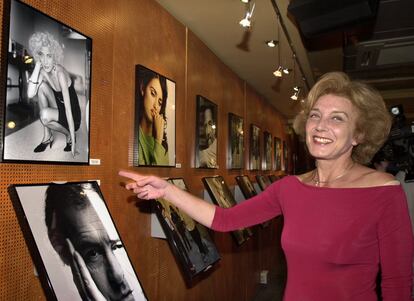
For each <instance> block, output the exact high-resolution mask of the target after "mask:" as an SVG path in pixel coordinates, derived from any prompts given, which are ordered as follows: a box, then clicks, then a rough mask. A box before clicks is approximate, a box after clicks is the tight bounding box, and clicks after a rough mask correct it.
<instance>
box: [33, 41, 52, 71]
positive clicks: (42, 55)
mask: <svg viewBox="0 0 414 301" xmlns="http://www.w3.org/2000/svg"><path fill="white" fill-rule="evenodd" d="M37 55H38V56H39V61H40V63H41V64H42V67H43V70H45V71H46V72H50V71H52V69H53V67H54V65H55V62H54V59H53V53H52V51H51V50H50V47H48V46H42V47H41V48H40V50H39V51H38V53H37Z"/></svg>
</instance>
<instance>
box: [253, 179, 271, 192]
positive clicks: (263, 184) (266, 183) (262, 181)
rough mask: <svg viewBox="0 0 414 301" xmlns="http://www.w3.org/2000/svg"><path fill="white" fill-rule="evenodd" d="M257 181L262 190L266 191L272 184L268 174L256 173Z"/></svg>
mask: <svg viewBox="0 0 414 301" xmlns="http://www.w3.org/2000/svg"><path fill="white" fill-rule="evenodd" d="M256 181H257V184H259V187H260V189H261V190H262V191H264V190H265V189H266V188H267V187H269V186H270V185H271V184H272V182H270V179H269V177H268V176H267V175H256Z"/></svg>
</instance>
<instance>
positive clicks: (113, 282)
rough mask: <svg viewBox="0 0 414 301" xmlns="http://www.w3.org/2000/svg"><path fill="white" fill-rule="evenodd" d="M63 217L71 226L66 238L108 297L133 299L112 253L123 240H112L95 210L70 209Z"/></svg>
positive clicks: (104, 294) (88, 208)
mask: <svg viewBox="0 0 414 301" xmlns="http://www.w3.org/2000/svg"><path fill="white" fill-rule="evenodd" d="M65 219H66V220H67V222H68V225H70V228H69V231H68V234H69V235H68V236H69V237H68V238H69V239H70V241H71V242H72V244H73V247H74V248H75V250H76V251H77V252H78V253H79V254H80V255H81V257H82V258H83V260H84V262H85V264H86V267H87V268H88V270H89V272H90V274H91V276H92V278H93V281H94V282H95V284H96V286H97V287H98V289H99V291H100V292H101V293H102V295H103V296H104V297H105V298H106V299H107V300H134V298H133V296H132V290H131V289H130V287H129V285H128V283H127V282H126V279H125V276H124V271H123V269H122V267H121V266H120V264H119V262H118V259H117V258H116V256H115V252H116V251H117V249H120V248H123V245H122V242H121V241H120V240H119V239H118V240H111V239H110V238H109V236H108V233H107V232H106V229H105V228H104V226H103V224H102V222H101V220H100V219H99V217H98V215H97V214H96V211H95V209H94V208H93V207H92V206H91V205H88V206H86V207H84V208H83V209H80V210H78V209H76V208H73V207H72V208H69V209H68V210H66V211H65Z"/></svg>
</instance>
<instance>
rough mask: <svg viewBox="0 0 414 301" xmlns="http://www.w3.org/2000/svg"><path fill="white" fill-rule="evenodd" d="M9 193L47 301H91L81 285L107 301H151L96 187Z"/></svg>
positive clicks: (30, 187)
mask: <svg viewBox="0 0 414 301" xmlns="http://www.w3.org/2000/svg"><path fill="white" fill-rule="evenodd" d="M8 191H9V194H10V198H11V200H12V203H13V206H14V208H15V212H16V215H17V218H18V220H19V223H20V227H21V229H22V232H23V234H24V237H25V240H26V244H27V245H28V248H29V251H30V254H31V256H32V258H33V261H34V263H35V266H36V270H37V273H38V274H39V278H40V281H41V284H42V287H43V289H44V291H45V294H46V296H47V299H48V300H59V301H62V300H70V301H75V300H87V299H88V292H86V290H85V286H84V284H85V283H84V282H83V280H82V279H87V280H86V281H88V283H89V284H91V281H92V282H93V283H94V284H95V285H96V287H97V289H98V291H99V293H101V294H102V295H103V297H104V298H105V299H106V300H115V299H122V300H127V299H133V300H140V301H141V300H147V297H146V295H145V293H144V291H143V288H142V286H141V283H140V281H139V279H138V276H137V274H136V273H135V270H134V268H133V265H132V263H131V261H130V259H129V256H128V254H127V251H126V249H125V248H124V246H123V243H122V240H121V238H120V236H119V233H118V230H117V229H116V226H115V224H114V221H113V220H112V217H111V215H110V212H109V210H108V207H107V206H106V202H105V200H104V198H103V195H102V193H101V191H100V189H99V186H98V184H97V182H96V181H95V182H67V183H63V184H56V183H48V184H19V185H10V186H9V189H8ZM82 262H83V264H82ZM79 271H80V272H81V273H82V277H85V278H82V279H81V278H80V277H77V276H76V275H78V276H79ZM88 300H89V299H88Z"/></svg>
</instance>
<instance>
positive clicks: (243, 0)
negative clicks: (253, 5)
mask: <svg viewBox="0 0 414 301" xmlns="http://www.w3.org/2000/svg"><path fill="white" fill-rule="evenodd" d="M240 1H241V2H243V3H249V2H250V0H240Z"/></svg>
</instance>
